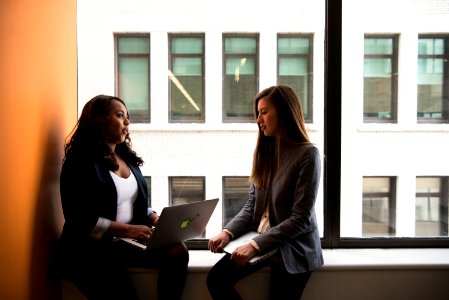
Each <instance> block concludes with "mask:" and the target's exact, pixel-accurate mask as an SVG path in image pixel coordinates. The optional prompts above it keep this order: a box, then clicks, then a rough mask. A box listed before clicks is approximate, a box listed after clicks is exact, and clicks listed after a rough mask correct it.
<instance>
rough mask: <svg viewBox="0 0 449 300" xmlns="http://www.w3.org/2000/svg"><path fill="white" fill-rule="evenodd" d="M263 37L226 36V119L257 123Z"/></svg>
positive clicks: (224, 52) (224, 119) (224, 82)
mask: <svg viewBox="0 0 449 300" xmlns="http://www.w3.org/2000/svg"><path fill="white" fill-rule="evenodd" d="M258 49H259V36H258V35H255V34H252V35H235V34H232V35H231V34H224V35H223V72H224V75H223V122H240V123H243V122H253V121H254V111H253V110H254V109H253V99H254V96H255V95H256V94H257V92H258V80H259V71H258V59H259V50H258Z"/></svg>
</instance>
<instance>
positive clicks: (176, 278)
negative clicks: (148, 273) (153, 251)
mask: <svg viewBox="0 0 449 300" xmlns="http://www.w3.org/2000/svg"><path fill="white" fill-rule="evenodd" d="M163 249H165V252H164V251H162V253H161V255H160V258H161V259H162V261H161V264H160V266H159V275H158V280H157V290H158V299H159V300H176V299H181V297H182V292H183V290H184V284H185V281H186V277H187V268H188V263H189V252H188V250H187V247H186V246H185V245H184V244H177V245H175V246H172V247H168V248H163Z"/></svg>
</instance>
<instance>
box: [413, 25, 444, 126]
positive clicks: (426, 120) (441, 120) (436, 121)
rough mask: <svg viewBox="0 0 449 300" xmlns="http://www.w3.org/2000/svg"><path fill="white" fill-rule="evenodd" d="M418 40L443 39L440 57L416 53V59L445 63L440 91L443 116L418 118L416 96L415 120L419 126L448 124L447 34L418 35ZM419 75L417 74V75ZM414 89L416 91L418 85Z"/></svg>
mask: <svg viewBox="0 0 449 300" xmlns="http://www.w3.org/2000/svg"><path fill="white" fill-rule="evenodd" d="M420 39H443V40H444V54H442V55H424V54H419V53H418V59H420V58H441V59H443V61H445V64H444V71H443V91H442V97H443V99H442V103H441V104H442V109H443V116H442V118H439V119H432V118H423V117H421V118H420V117H418V105H419V102H418V101H419V99H418V95H417V102H418V103H417V107H416V109H417V111H416V119H417V122H418V123H419V124H429V123H431V124H444V123H449V63H448V62H449V34H419V35H418V41H419V40H420ZM418 75H419V74H418ZM416 89H417V90H418V84H417V87H416Z"/></svg>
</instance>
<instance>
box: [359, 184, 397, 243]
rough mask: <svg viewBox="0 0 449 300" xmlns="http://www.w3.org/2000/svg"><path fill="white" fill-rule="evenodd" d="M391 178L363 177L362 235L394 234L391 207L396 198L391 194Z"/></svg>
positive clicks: (379, 235)
mask: <svg viewBox="0 0 449 300" xmlns="http://www.w3.org/2000/svg"><path fill="white" fill-rule="evenodd" d="M390 180H391V179H390V178H388V177H384V178H382V177H373V178H369V177H365V178H363V216H362V223H363V227H362V236H363V237H382V236H389V235H393V234H394V230H393V228H394V224H391V222H390V221H391V219H390V218H391V213H393V212H394V211H391V212H390V208H391V207H392V206H393V205H392V204H393V203H394V199H393V198H392V194H391V185H390Z"/></svg>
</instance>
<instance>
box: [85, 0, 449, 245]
mask: <svg viewBox="0 0 449 300" xmlns="http://www.w3.org/2000/svg"><path fill="white" fill-rule="evenodd" d="M120 3H121V2H120ZM124 3H125V2H123V5H121V4H120V5H111V4H110V3H109V4H108V3H106V2H104V1H99V0H90V1H78V3H77V10H78V12H79V13H78V14H77V16H78V23H79V25H80V26H78V27H77V45H78V47H79V48H78V50H79V51H78V99H79V107H82V106H83V103H84V101H86V100H87V99H90V98H91V96H92V94H93V93H94V92H96V91H95V90H99V91H101V92H105V93H107V92H109V93H113V92H115V93H116V94H117V95H120V96H121V97H123V98H125V99H124V100H125V101H127V103H130V104H129V109H130V115H131V122H132V124H131V127H130V128H131V131H132V139H133V148H134V149H135V150H136V152H137V153H138V154H139V155H141V156H142V157H144V158H146V159H145V162H146V163H145V165H144V166H143V168H142V173H143V174H144V175H146V176H151V184H152V195H151V197H152V202H153V203H152V204H153V206H154V207H155V208H156V209H157V210H158V211H160V209H161V207H163V206H167V205H172V204H175V203H178V202H180V203H182V202H186V201H189V199H198V200H201V199H204V198H205V197H204V196H203V195H204V194H205V195H206V197H208V198H209V197H210V198H215V197H221V198H222V199H221V201H222V203H221V204H220V205H219V206H218V207H217V208H218V209H217V213H216V214H214V215H213V216H212V218H211V222H210V226H211V227H209V228H210V230H208V231H209V234H211V235H212V234H214V232H217V230H219V229H220V227H221V225H222V223H223V222H225V220H227V219H228V218H229V217H230V215H231V214H233V213H235V212H234V211H233V210H234V209H235V210H236V211H237V206H238V205H237V204H236V203H237V201H233V200H231V199H238V197H237V196H236V195H237V194H238V192H237V190H240V191H241V192H242V195H243V194H245V195H246V193H247V190H246V189H247V187H246V186H245V185H246V183H244V180H243V178H241V179H235V181H234V178H239V177H244V176H246V175H248V174H249V171H250V170H251V162H252V154H253V147H254V145H255V141H256V138H257V136H256V134H257V125H255V124H254V116H253V107H252V103H253V98H254V96H255V95H256V94H257V92H258V91H259V90H261V89H263V88H266V87H268V86H270V85H274V84H276V83H284V84H289V85H293V87H294V88H295V89H297V91H298V94H299V95H300V97H301V98H302V99H301V100H302V103H303V104H304V110H305V114H306V118H307V119H306V120H307V125H306V129H307V132H308V134H309V136H310V138H311V140H312V141H313V142H314V143H316V144H317V146H318V147H319V148H320V150H321V153H322V155H323V160H322V161H323V164H322V166H323V168H322V177H321V178H322V184H321V185H320V190H319V193H318V198H317V202H316V213H317V219H318V226H319V230H320V233H321V235H322V244H323V247H325V248H340V247H441V246H445V247H447V246H448V245H449V238H448V236H447V235H445V234H444V231H440V233H438V235H435V231H433V232H432V233H431V234H432V235H431V236H429V235H425V234H430V233H420V232H421V229H418V228H417V227H419V226H421V225H420V224H424V223H429V222H432V223H433V225H436V223H438V222H439V223H440V226H443V225H442V224H443V223H444V220H446V219H447V217H445V215H444V213H445V210H444V209H443V213H441V212H440V215H439V217H438V218H439V219H438V221H435V219H434V218H435V215H434V201H435V200H430V201H429V202H427V201H424V202H425V203H424V204H422V203H419V204H418V206H419V208H418V209H417V208H416V205H417V204H416V193H417V190H416V185H417V178H420V177H421V176H424V175H423V174H426V175H427V176H429V174H437V175H438V176H439V178H445V177H448V176H449V171H448V170H449V166H448V165H447V163H446V160H444V158H445V157H447V153H446V152H447V140H448V139H447V138H446V137H447V134H448V133H449V129H448V123H449V122H448V116H447V114H448V113H447V106H448V104H447V102H448V98H447V97H448V92H447V89H448V87H447V86H448V83H449V81H448V75H447V69H448V67H447V62H446V61H447V55H448V50H447V49H448V46H447V39H448V32H449V27H448V26H449V23H448V22H447V19H448V16H449V10H447V9H446V8H447V5H446V4H447V0H444V4H443V6H442V5H441V1H399V2H397V3H396V2H394V5H392V3H393V2H391V1H387V0H376V1H374V0H372V1H350V0H336V1H329V0H325V1H297V0H292V1H290V0H286V2H283V3H282V5H278V6H277V8H274V9H273V5H271V4H270V3H264V2H260V3H258V5H257V18H258V19H260V20H265V21H264V22H261V23H260V24H255V23H254V22H253V21H251V20H249V19H248V18H246V17H245V15H244V14H245V12H248V11H251V8H253V6H251V5H248V6H246V5H244V6H243V7H242V6H239V7H240V8H241V10H239V11H236V9H235V6H232V5H227V6H226V5H224V6H222V7H221V8H220V10H219V11H216V10H214V9H212V7H211V6H204V5H202V3H199V2H198V3H196V2H192V1H187V2H186V1H184V2H182V0H173V1H169V2H167V3H166V2H160V3H158V4H157V5H151V6H149V5H144V4H142V1H126V5H125V4H124ZM92 5H94V6H95V8H96V11H101V14H100V15H99V14H95V13H92ZM186 5H187V6H186ZM185 7H188V13H185V10H183V9H181V8H185ZM285 7H288V9H284V8H285ZM386 7H387V8H388V9H386ZM123 8H125V9H126V11H122V9H123ZM278 9H280V10H278ZM281 10H282V13H279V12H280V11H281ZM205 15H207V16H208V18H206V19H205V18H204V16H205ZM237 15H238V16H237ZM229 16H236V17H235V18H230V17H229ZM378 16H382V18H381V19H379V17H378ZM398 16H400V26H398ZM192 20H194V21H195V20H202V21H201V22H200V21H198V22H196V21H195V22H193V23H192ZM267 20H269V21H267ZM92 29H94V30H92ZM177 30H179V31H177ZM116 32H120V33H116ZM137 32H138V33H137ZM125 33H126V34H125ZM111 37H114V39H115V44H113V43H112V42H113V41H114V40H113V39H111ZM150 38H151V40H150ZM185 41H188V42H187V43H184V42H185ZM150 42H151V43H150ZM201 43H202V45H200V44H201ZM111 44H113V45H111ZM443 44H444V45H443ZM150 46H151V47H150ZM200 49H201V50H200ZM94 50H95V51H94ZM150 50H151V51H150ZM201 51H202V52H201ZM150 58H151V59H150ZM190 58H195V59H192V60H190ZM198 60H201V62H200V63H199V62H198ZM196 62H198V63H196ZM441 63H442V64H443V66H441ZM200 64H201V66H200ZM150 67H151V70H150ZM113 70H115V71H116V73H115V74H113V72H112V71H113ZM167 70H170V72H172V73H173V75H174V76H176V79H178V80H179V82H180V83H181V84H182V86H183V87H184V88H185V86H187V85H189V84H191V83H192V82H195V83H194V84H192V86H191V87H188V88H186V91H187V92H188V95H190V97H191V99H193V102H194V103H196V104H197V105H198V107H199V111H198V110H196V109H194V106H193V105H191V107H190V108H189V109H190V110H188V111H187V110H183V108H187V107H186V106H184V107H183V106H182V105H184V104H186V103H191V102H189V101H188V100H187V98H186V97H185V96H184V94H182V92H181V91H180V90H179V89H178V88H177V87H176V86H175V85H174V83H173V82H172V81H171V80H170V79H168V77H167V76H166V74H167ZM186 70H189V71H188V72H184V71H186ZM192 70H194V71H195V72H194V71H192ZM200 72H202V73H201V75H199V74H200ZM186 74H187V75H186ZM150 75H151V77H150ZM186 76H187V77H189V78H186ZM199 77H202V79H201V80H202V81H203V82H201V84H202V85H203V86H202V87H201V88H199V86H200V85H199ZM173 78H175V77H173ZM186 79H188V82H186ZM206 79H207V80H206ZM150 83H151V86H150ZM426 85H427V86H426ZM192 87H194V88H192ZM193 90H195V91H193ZM197 92H198V93H201V96H197V94H195V93H197ZM133 95H139V97H134V96H133ZM128 98H129V99H128ZM150 98H151V99H150ZM200 98H201V99H202V100H197V99H200ZM429 99H431V100H429ZM150 100H151V124H135V123H136V120H137V121H138V122H146V123H149V122H150ZM186 100H187V102H186ZM131 103H133V104H131ZM429 103H430V104H429ZM435 107H438V109H435ZM138 122H137V123H138ZM177 123H181V124H177ZM190 123H196V124H190ZM418 123H439V124H430V126H427V125H428V124H425V125H426V126H423V124H418ZM417 124H418V125H419V126H417ZM168 174H170V175H171V176H173V177H169V175H168ZM186 174H187V175H190V176H193V175H192V174H194V175H195V176H194V177H189V176H187V175H186ZM200 175H201V176H200ZM437 175H435V178H436V176H437ZM202 176H204V177H202ZM363 176H367V177H365V178H366V179H367V182H369V181H370V180H374V181H379V182H380V183H376V184H374V183H372V185H374V186H377V187H379V189H378V190H376V189H374V188H371V189H368V190H366V191H365V190H364V178H363ZM224 178H229V180H228V179H224ZM240 180H241V182H239V181H240ZM442 182H443V181H442ZM366 184H367V183H365V185H366ZM370 184H371V183H370ZM432 184H433V183H432ZM440 184H441V185H440V193H441V194H440V197H441V198H440V200H441V203H439V205H440V209H442V208H441V207H443V206H442V205H444V201H446V200H445V196H444V192H445V189H446V188H445V187H444V184H443V183H440ZM239 186H240V187H239ZM380 187H382V189H380ZM206 190H207V193H205V191H206ZM446 190H447V189H446ZM365 192H366V193H365ZM370 193H374V194H375V195H374V196H373V195H369V194H370ZM382 193H386V195H383V194H382ZM432 193H433V192H432ZM194 195H198V196H194ZM199 195H201V196H199ZM234 196H235V197H234ZM195 197H197V198H195ZM420 197H421V196H420ZM424 197H427V196H424ZM429 197H430V198H431V199H433V198H434V197H435V196H433V195H432V196H429ZM160 199H162V200H160ZM426 199H427V198H426ZM231 201H232V205H230V203H231ZM242 201H243V200H242ZM419 201H421V200H418V202H419ZM225 202H227V204H226V203H225ZM429 203H430V204H429ZM234 204H235V207H234V206H233V205H234ZM231 207H232V208H231ZM228 209H229V210H230V211H229V212H227V211H226V210H228ZM415 210H419V211H420V214H419V215H418V217H419V218H418V219H419V220H417V219H415ZM421 212H423V213H421ZM428 216H430V217H431V219H430V221H429V220H427V221H426V219H425V217H426V218H427V217H428ZM432 218H433V219H432ZM417 223H418V225H417ZM432 230H436V229H435V227H434V228H433V229H432Z"/></svg>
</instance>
